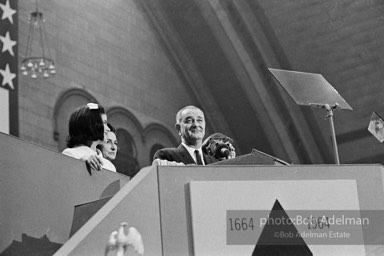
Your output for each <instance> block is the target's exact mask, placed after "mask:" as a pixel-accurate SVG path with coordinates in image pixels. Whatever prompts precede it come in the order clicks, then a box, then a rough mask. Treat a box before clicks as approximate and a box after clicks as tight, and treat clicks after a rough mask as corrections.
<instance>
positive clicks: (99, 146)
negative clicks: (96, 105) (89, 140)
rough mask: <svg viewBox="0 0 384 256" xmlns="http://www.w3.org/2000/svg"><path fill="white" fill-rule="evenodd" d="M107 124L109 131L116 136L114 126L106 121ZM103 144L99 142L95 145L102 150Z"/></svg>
mask: <svg viewBox="0 0 384 256" xmlns="http://www.w3.org/2000/svg"><path fill="white" fill-rule="evenodd" d="M107 126H108V128H109V131H110V132H113V133H114V134H115V135H116V136H117V134H116V129H115V127H113V126H112V125H111V124H110V123H107ZM103 146H104V145H103V144H99V145H97V146H96V148H97V149H98V150H100V151H102V150H103Z"/></svg>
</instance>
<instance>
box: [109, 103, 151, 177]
mask: <svg viewBox="0 0 384 256" xmlns="http://www.w3.org/2000/svg"><path fill="white" fill-rule="evenodd" d="M107 116H108V122H109V123H110V124H111V125H112V126H113V127H115V129H116V133H117V134H116V136H117V141H118V145H119V146H118V147H119V152H118V156H117V157H116V160H115V162H114V163H115V165H116V168H117V171H119V172H121V173H124V174H127V175H129V176H131V177H132V174H133V175H134V174H136V171H137V170H136V169H137V168H139V169H140V167H143V166H146V165H148V162H147V161H144V155H145V146H144V142H143V140H144V137H143V127H142V125H141V123H140V121H139V120H138V119H137V118H136V116H135V115H134V114H133V113H132V112H130V111H129V110H127V109H125V108H123V107H119V106H118V107H111V108H109V109H108V111H107ZM136 162H137V166H138V167H135V166H136V164H135V163H136ZM119 168H121V169H122V170H119ZM128 173H129V174H128Z"/></svg>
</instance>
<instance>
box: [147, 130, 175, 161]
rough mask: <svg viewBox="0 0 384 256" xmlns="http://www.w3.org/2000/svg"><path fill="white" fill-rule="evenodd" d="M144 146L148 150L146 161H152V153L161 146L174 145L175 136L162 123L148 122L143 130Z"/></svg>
mask: <svg viewBox="0 0 384 256" xmlns="http://www.w3.org/2000/svg"><path fill="white" fill-rule="evenodd" d="M144 137H145V146H146V148H147V152H148V161H149V163H152V159H153V155H154V154H155V152H156V151H157V150H159V149H161V148H165V147H176V146H177V145H178V141H177V139H176V137H175V136H174V135H173V134H172V133H171V132H170V131H169V130H168V129H167V128H166V127H165V126H163V125H161V124H158V123H151V124H149V125H148V126H147V127H146V128H145V130H144Z"/></svg>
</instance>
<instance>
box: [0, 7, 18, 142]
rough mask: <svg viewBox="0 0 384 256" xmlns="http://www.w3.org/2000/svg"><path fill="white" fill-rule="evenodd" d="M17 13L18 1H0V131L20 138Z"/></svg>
mask: <svg viewBox="0 0 384 256" xmlns="http://www.w3.org/2000/svg"><path fill="white" fill-rule="evenodd" d="M17 11H18V1H17V0H0V88H1V98H0V102H1V103H0V111H1V112H2V113H1V116H0V129H1V131H2V132H6V133H8V134H12V135H15V136H19V104H18V89H19V86H18V13H17ZM5 90H7V93H6V92H5ZM7 102H8V105H7V106H5V104H7Z"/></svg>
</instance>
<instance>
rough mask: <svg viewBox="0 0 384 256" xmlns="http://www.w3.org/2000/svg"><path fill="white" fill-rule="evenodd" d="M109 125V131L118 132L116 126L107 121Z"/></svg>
mask: <svg viewBox="0 0 384 256" xmlns="http://www.w3.org/2000/svg"><path fill="white" fill-rule="evenodd" d="M107 126H108V128H109V131H111V132H113V133H114V134H116V129H115V127H113V126H112V125H111V124H110V123H107Z"/></svg>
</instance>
